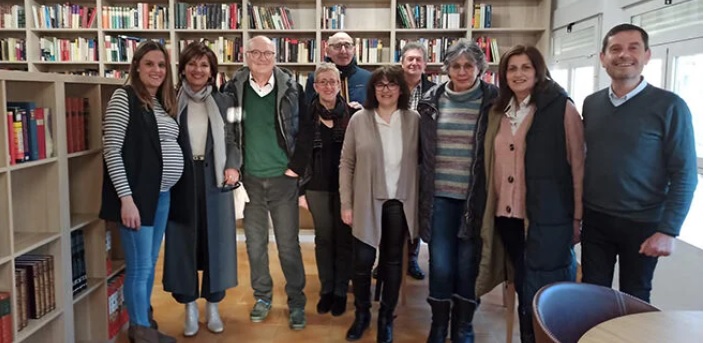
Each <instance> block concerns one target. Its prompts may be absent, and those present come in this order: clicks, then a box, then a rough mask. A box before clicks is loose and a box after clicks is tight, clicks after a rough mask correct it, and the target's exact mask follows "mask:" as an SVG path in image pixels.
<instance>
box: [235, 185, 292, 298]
mask: <svg viewBox="0 0 710 343" xmlns="http://www.w3.org/2000/svg"><path fill="white" fill-rule="evenodd" d="M297 181H298V180H297V179H295V178H291V177H287V176H285V175H283V176H277V177H273V178H258V177H254V176H250V175H248V174H245V175H244V182H243V183H244V188H245V190H246V191H247V194H248V195H249V202H248V203H246V205H245V207H244V235H245V236H246V245H247V254H248V255H249V268H250V271H251V287H252V289H254V298H256V299H261V300H264V301H266V302H269V303H270V302H271V300H272V297H273V281H272V279H271V274H270V271H269V249H268V244H269V214H271V220H272V221H273V224H274V235H275V236H276V247H277V248H278V252H279V261H280V262H281V269H282V270H283V273H284V277H285V278H286V295H287V296H288V307H289V308H291V309H294V308H304V307H305V306H306V295H305V294H304V293H303V288H304V287H305V285H306V275H305V272H304V269H303V258H302V256H301V245H300V244H299V241H298V185H297Z"/></svg>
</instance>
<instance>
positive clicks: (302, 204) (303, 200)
mask: <svg viewBox="0 0 710 343" xmlns="http://www.w3.org/2000/svg"><path fill="white" fill-rule="evenodd" d="M298 206H300V207H303V208H304V209H305V210H306V211H310V210H309V209H308V201H306V196H305V195H301V196H299V197H298Z"/></svg>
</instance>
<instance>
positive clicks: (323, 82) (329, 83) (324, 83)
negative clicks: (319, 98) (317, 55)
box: [316, 80, 340, 87]
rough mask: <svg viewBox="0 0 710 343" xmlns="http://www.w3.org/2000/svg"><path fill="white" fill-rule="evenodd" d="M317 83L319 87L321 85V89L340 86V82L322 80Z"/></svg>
mask: <svg viewBox="0 0 710 343" xmlns="http://www.w3.org/2000/svg"><path fill="white" fill-rule="evenodd" d="M316 83H317V84H318V85H320V86H321V87H325V86H331V87H335V86H337V85H338V84H340V80H322V81H318V82H316Z"/></svg>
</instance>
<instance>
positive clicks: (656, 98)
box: [582, 24, 698, 301]
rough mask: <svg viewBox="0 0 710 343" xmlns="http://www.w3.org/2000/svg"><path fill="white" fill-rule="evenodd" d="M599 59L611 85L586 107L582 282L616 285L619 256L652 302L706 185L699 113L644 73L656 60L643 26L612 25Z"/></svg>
mask: <svg viewBox="0 0 710 343" xmlns="http://www.w3.org/2000/svg"><path fill="white" fill-rule="evenodd" d="M599 56H600V59H601V63H602V65H603V66H604V68H605V69H606V71H607V74H609V76H610V77H611V86H610V87H609V88H605V89H602V90H600V91H598V92H596V93H594V94H592V95H590V96H589V97H587V98H586V99H585V101H584V107H583V111H582V115H583V117H584V125H585V130H584V135H585V139H586V143H587V157H586V161H585V172H584V218H583V229H582V270H583V279H582V281H584V282H589V283H594V284H599V285H604V286H608V287H611V283H612V279H613V275H614V264H615V263H616V258H617V255H618V256H619V285H620V289H621V291H623V292H626V293H629V294H631V295H634V296H636V297H638V298H640V299H643V300H645V301H649V299H650V293H651V280H652V279H653V272H654V270H655V268H656V263H657V262H658V257H659V256H669V255H670V254H671V253H672V252H673V249H674V245H675V237H676V236H678V234H679V232H680V228H681V225H682V224H683V221H684V220H685V216H686V215H687V213H688V209H689V208H690V203H691V201H692V199H693V192H694V191H695V187H696V186H697V183H698V175H697V157H696V154H695V141H694V138H693V125H692V116H691V114H690V110H689V109H688V106H687V105H686V103H685V102H684V101H683V99H681V98H680V97H678V96H677V95H676V94H674V93H671V92H668V91H666V90H663V89H660V88H656V87H654V86H652V85H650V84H648V83H647V82H646V80H644V79H643V77H642V76H641V73H642V71H643V67H644V66H645V65H646V63H648V61H649V59H650V58H651V51H650V50H649V48H648V34H647V33H646V32H645V31H644V30H643V29H642V28H640V27H638V26H635V25H631V24H621V25H617V26H616V27H614V28H612V29H611V30H610V31H609V32H608V33H607V34H606V36H605V37H604V40H603V43H602V51H601V53H600V55H599Z"/></svg>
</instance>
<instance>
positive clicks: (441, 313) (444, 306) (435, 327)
mask: <svg viewBox="0 0 710 343" xmlns="http://www.w3.org/2000/svg"><path fill="white" fill-rule="evenodd" d="M427 302H428V303H429V305H431V329H430V330H429V338H427V340H426V341H427V343H444V342H446V334H447V332H446V330H447V329H448V326H449V312H451V301H450V300H434V299H431V298H429V299H427Z"/></svg>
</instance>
